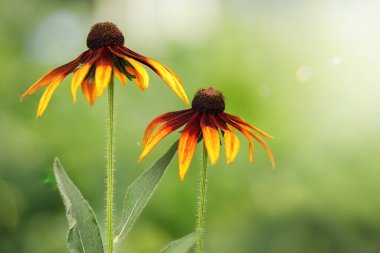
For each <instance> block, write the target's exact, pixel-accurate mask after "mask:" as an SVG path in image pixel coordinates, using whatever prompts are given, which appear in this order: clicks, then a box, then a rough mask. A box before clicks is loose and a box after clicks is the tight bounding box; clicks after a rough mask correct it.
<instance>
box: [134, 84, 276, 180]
mask: <svg viewBox="0 0 380 253" xmlns="http://www.w3.org/2000/svg"><path fill="white" fill-rule="evenodd" d="M224 109H225V102H224V96H223V94H222V93H221V92H220V91H218V90H215V89H214V88H212V87H209V88H206V89H200V90H198V91H197V93H196V94H195V96H194V99H193V101H192V108H191V109H187V110H182V111H175V112H168V113H165V114H162V115H160V116H158V117H157V118H155V119H154V120H153V121H152V122H151V123H150V124H149V125H148V127H147V128H146V130H145V134H144V138H143V146H144V149H143V151H142V153H141V155H140V157H139V160H141V159H143V158H144V157H145V156H146V155H148V153H149V152H150V151H151V150H152V149H153V148H154V147H155V146H156V145H157V144H158V143H159V142H160V141H161V140H162V139H163V138H164V137H165V136H167V135H168V134H170V133H171V132H173V131H175V130H177V129H179V128H180V127H182V126H184V125H185V127H184V129H183V131H182V133H181V136H180V139H179V144H178V158H179V177H180V179H181V180H184V178H185V175H186V173H187V171H188V169H189V166H190V163H191V160H192V158H193V156H194V153H195V149H196V147H197V143H198V141H199V139H200V138H202V139H203V141H204V145H205V146H206V150H207V153H208V155H209V158H210V161H211V164H213V165H214V164H215V163H216V162H217V161H218V159H219V153H220V152H219V148H220V143H221V140H220V138H221V137H220V134H219V130H220V131H221V133H222V135H223V139H224V146H225V152H226V158H227V164H231V163H232V162H233V161H234V159H235V157H236V155H237V153H238V150H239V147H240V141H239V139H238V137H237V136H236V135H235V130H238V131H239V132H241V133H242V134H243V135H244V136H245V137H246V138H247V140H248V143H249V161H250V163H253V147H254V142H253V139H254V140H256V141H257V142H259V143H260V144H261V145H262V146H263V148H264V149H265V150H266V152H267V154H268V156H269V158H270V160H271V163H272V166H274V165H275V161H274V158H273V155H272V152H271V150H270V148H269V146H268V145H267V144H266V142H265V141H264V140H263V139H262V138H261V137H259V136H258V135H257V134H256V133H258V134H259V135H261V136H263V137H266V138H273V137H272V136H270V135H269V134H267V133H265V132H264V131H262V130H260V129H258V128H257V127H255V126H252V125H251V124H249V123H247V122H246V121H245V120H243V119H242V118H239V117H237V116H234V115H231V114H228V113H225V112H224ZM159 124H162V125H161V126H160V127H159V128H158V129H157V130H156V131H155V132H154V133H153V131H154V129H155V128H156V127H157V126H158V125H159ZM152 133H153V134H152Z"/></svg>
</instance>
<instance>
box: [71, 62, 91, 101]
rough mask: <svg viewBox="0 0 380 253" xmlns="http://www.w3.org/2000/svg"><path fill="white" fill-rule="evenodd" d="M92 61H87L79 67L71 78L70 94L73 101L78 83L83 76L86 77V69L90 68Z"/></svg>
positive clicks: (75, 97) (81, 80)
mask: <svg viewBox="0 0 380 253" xmlns="http://www.w3.org/2000/svg"><path fill="white" fill-rule="evenodd" d="M91 65H92V63H91V62H88V63H86V64H85V65H83V66H82V67H80V68H79V69H78V70H77V71H76V72H75V74H74V76H73V79H72V80H71V94H72V95H73V100H74V102H75V101H76V99H77V90H78V88H79V85H80V84H81V83H82V82H83V80H84V78H85V77H86V75H87V73H88V71H89V70H90V68H91Z"/></svg>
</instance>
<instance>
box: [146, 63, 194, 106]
mask: <svg viewBox="0 0 380 253" xmlns="http://www.w3.org/2000/svg"><path fill="white" fill-rule="evenodd" d="M146 62H147V63H148V64H149V65H151V66H152V69H153V70H154V71H155V72H156V73H157V74H158V75H159V76H160V77H161V78H162V80H164V82H165V83H166V84H167V85H168V86H169V87H170V89H172V90H173V91H174V92H175V93H176V94H177V95H178V96H179V97H180V98H181V99H182V100H183V101H184V102H185V103H186V104H187V105H189V104H190V102H189V99H188V98H187V95H186V92H185V90H184V89H183V87H182V84H181V81H180V79H179V78H178V77H177V76H176V74H174V72H173V71H171V70H170V69H168V68H167V67H165V66H164V65H162V64H161V63H159V62H157V61H155V60H152V59H149V58H146Z"/></svg>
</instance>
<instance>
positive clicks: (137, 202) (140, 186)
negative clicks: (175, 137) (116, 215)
mask: <svg viewBox="0 0 380 253" xmlns="http://www.w3.org/2000/svg"><path fill="white" fill-rule="evenodd" d="M177 147H178V141H177V142H176V143H174V144H173V145H172V146H171V147H170V149H169V150H168V151H167V152H166V153H165V154H164V155H163V156H162V157H161V158H160V159H158V161H157V162H155V163H154V164H153V165H152V166H151V167H150V168H149V169H147V170H146V171H145V172H144V173H143V174H141V175H140V176H139V177H138V178H137V179H136V180H135V181H134V182H133V183H132V184H131V185H130V186H129V187H128V189H127V193H126V195H125V201H124V210H123V213H122V216H121V220H120V225H119V227H118V229H117V231H116V237H115V239H114V243H117V242H118V241H120V240H121V239H122V238H124V237H125V236H126V235H127V234H128V232H129V231H130V230H131V228H132V226H133V224H134V222H135V221H136V220H137V218H138V217H139V216H140V214H141V212H142V211H143V209H144V208H145V206H146V204H147V203H148V201H149V200H150V198H151V196H152V194H153V193H154V191H155V190H156V188H157V185H158V184H159V183H160V181H161V178H162V176H163V175H164V172H165V170H166V168H167V167H168V165H169V163H170V161H171V160H172V158H173V156H174V154H175V152H176V151H177Z"/></svg>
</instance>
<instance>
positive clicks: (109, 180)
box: [107, 78, 114, 253]
mask: <svg viewBox="0 0 380 253" xmlns="http://www.w3.org/2000/svg"><path fill="white" fill-rule="evenodd" d="M113 100H114V87H113V78H112V79H111V81H110V84H109V87H108V115H109V121H108V123H109V125H108V143H107V145H108V148H107V242H108V253H113V223H112V212H113V172H114V171H113V134H114V133H113V130H114V119H113V116H114V101H113Z"/></svg>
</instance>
